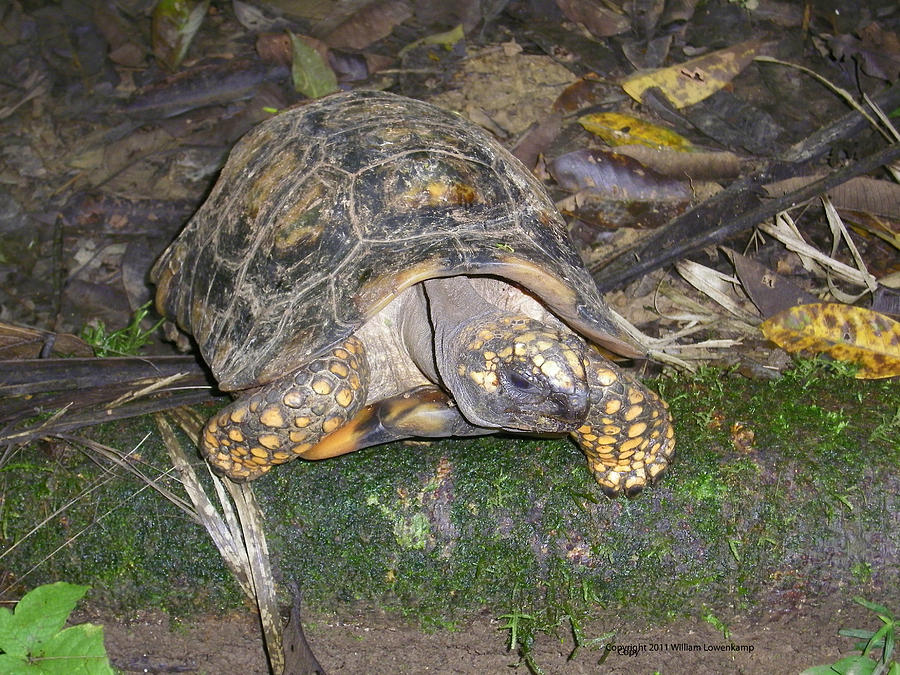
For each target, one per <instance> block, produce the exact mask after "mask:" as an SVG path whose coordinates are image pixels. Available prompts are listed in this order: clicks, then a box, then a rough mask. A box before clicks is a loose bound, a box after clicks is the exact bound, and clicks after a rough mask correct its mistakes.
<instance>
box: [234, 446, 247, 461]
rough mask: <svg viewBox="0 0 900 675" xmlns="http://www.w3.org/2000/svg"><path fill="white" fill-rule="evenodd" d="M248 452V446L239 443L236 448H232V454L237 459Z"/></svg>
mask: <svg viewBox="0 0 900 675" xmlns="http://www.w3.org/2000/svg"><path fill="white" fill-rule="evenodd" d="M247 452H248V450H247V448H245V447H244V446H243V445H239V446H237V447H236V448H232V449H231V456H232V457H233V458H234V459H237V458H238V457H243V456H244V455H246V454H247Z"/></svg>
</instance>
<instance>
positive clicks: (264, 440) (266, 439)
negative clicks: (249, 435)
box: [256, 434, 281, 450]
mask: <svg viewBox="0 0 900 675" xmlns="http://www.w3.org/2000/svg"><path fill="white" fill-rule="evenodd" d="M256 440H257V441H258V442H259V444H260V445H261V446H263V447H265V448H268V449H269V450H275V449H276V448H279V447H281V439H279V438H278V436H276V435H275V434H263V435H262V436H260V437H259V438H257V439H256Z"/></svg>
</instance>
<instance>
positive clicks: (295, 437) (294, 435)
mask: <svg viewBox="0 0 900 675" xmlns="http://www.w3.org/2000/svg"><path fill="white" fill-rule="evenodd" d="M308 435H309V434H307V433H306V432H305V431H292V432H290V433H289V434H288V438H290V439H291V443H299V442H300V441H302V440H303V439H304V438H306V437H307V436H308Z"/></svg>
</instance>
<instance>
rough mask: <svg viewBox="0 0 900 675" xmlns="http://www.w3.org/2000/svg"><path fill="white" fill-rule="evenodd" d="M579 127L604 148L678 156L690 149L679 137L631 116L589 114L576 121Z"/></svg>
mask: <svg viewBox="0 0 900 675" xmlns="http://www.w3.org/2000/svg"><path fill="white" fill-rule="evenodd" d="M578 123H579V124H580V125H581V126H583V127H584V128H585V129H587V130H588V131H589V132H591V133H592V134H594V135H595V136H597V137H599V138H600V139H601V140H603V141H604V142H605V143H606V144H607V145H611V146H613V147H615V146H617V145H646V146H647V147H650V148H669V149H672V150H679V151H681V152H686V151H689V150H691V149H692V148H693V145H692V144H691V142H690V141H689V140H688V139H686V138H685V137H684V136H682V135H681V134H678V133H675V132H674V131H672V130H670V129H666V128H665V127H661V126H659V125H658V124H653V123H652V122H647V121H645V120H642V119H639V118H637V117H635V116H634V115H625V114H623V113H617V112H606V113H591V114H589V115H582V116H581V117H579V118H578Z"/></svg>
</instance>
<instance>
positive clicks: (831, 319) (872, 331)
mask: <svg viewBox="0 0 900 675" xmlns="http://www.w3.org/2000/svg"><path fill="white" fill-rule="evenodd" d="M761 328H762V332H763V335H765V336H766V338H768V339H769V340H771V341H772V342H774V343H775V344H777V345H778V346H779V347H781V348H782V349H784V350H785V351H787V352H791V353H796V352H811V353H824V354H828V355H829V356H831V357H832V358H834V359H836V360H838V361H846V362H848V363H856V364H858V365H859V367H860V369H859V371H858V372H857V374H856V377H858V378H861V379H878V378H884V377H896V376H898V375H900V323H898V322H897V321H894V320H893V319H891V318H890V317H888V316H885V315H884V314H879V313H878V312H873V311H871V310H868V309H865V308H863V307H854V306H852V305H841V304H837V303H816V304H812V305H800V306H798V307H792V308H790V309H788V310H785V311H784V312H781V313H779V314H776V315H775V316H773V317H772V318H771V319H769V320H768V321H765V322H763V324H762V326H761Z"/></svg>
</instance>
